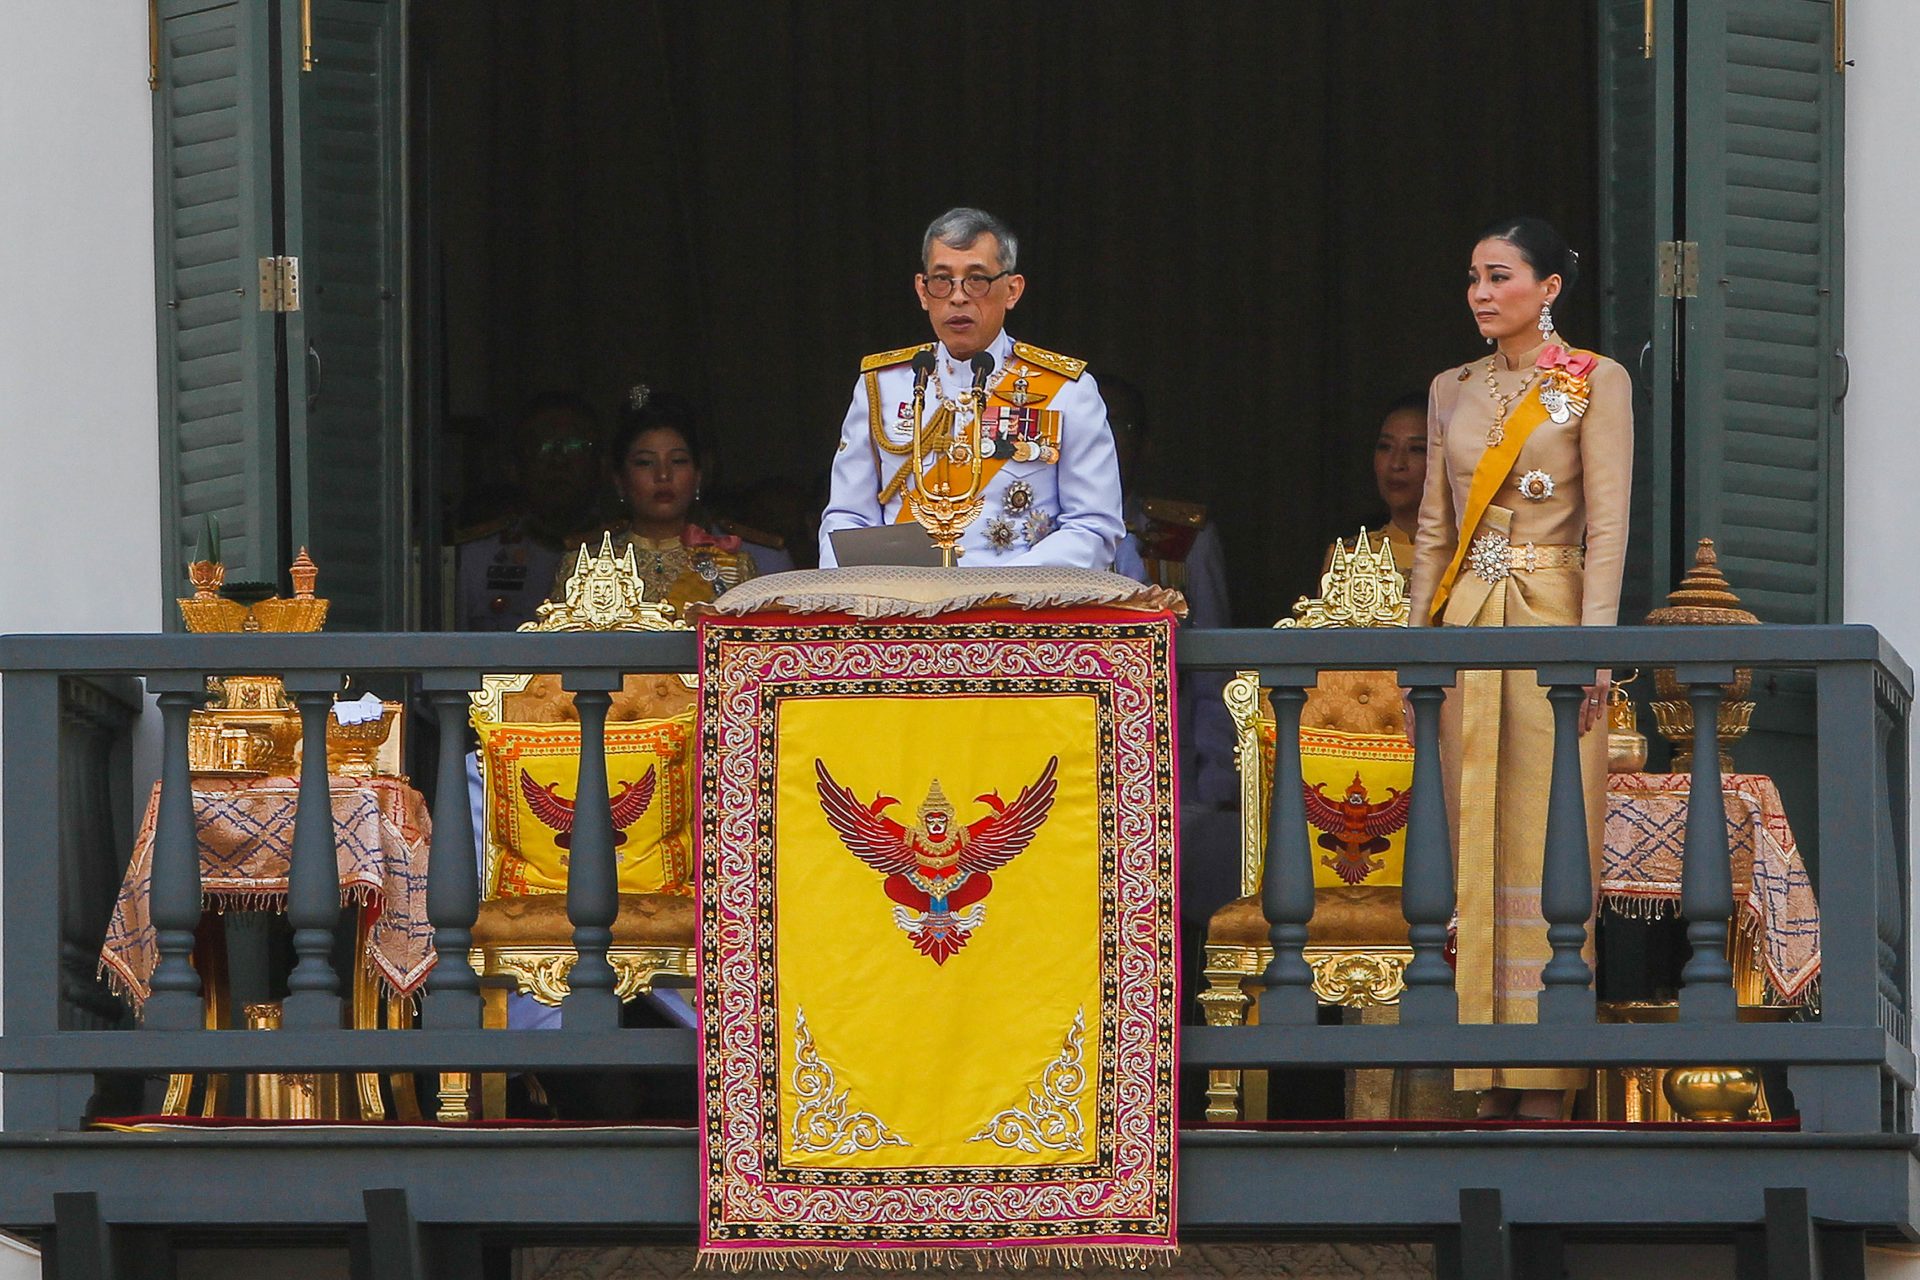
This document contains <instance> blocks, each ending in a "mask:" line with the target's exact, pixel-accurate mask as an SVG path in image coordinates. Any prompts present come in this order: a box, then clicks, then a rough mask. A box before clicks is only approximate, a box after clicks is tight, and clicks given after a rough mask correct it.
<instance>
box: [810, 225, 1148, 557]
mask: <svg viewBox="0 0 1920 1280" xmlns="http://www.w3.org/2000/svg"><path fill="white" fill-rule="evenodd" d="M1015 252H1016V244H1015V242H1014V239H1013V236H1012V234H1011V233H1010V232H1008V231H1007V230H1006V228H1005V227H1004V226H1003V225H1002V224H1001V223H1000V222H999V221H998V220H997V219H995V218H993V217H992V216H991V215H989V214H985V213H981V212H980V211H979V210H974V209H955V210H952V211H950V212H949V213H946V214H943V215H942V216H941V217H939V218H937V219H935V220H934V223H933V225H932V226H931V227H929V228H928V230H927V236H926V240H925V242H924V244H923V254H922V261H923V262H924V263H925V265H926V271H925V272H924V273H923V274H922V275H921V276H919V277H918V279H917V280H916V282H915V286H916V289H917V290H918V291H919V293H920V298H921V304H922V306H924V307H925V308H926V310H927V313H928V316H929V318H930V319H931V320H932V322H933V329H934V335H935V337H936V339H937V341H935V342H933V343H929V344H926V345H924V346H919V347H905V348H902V349H900V350H898V351H888V352H883V353H881V354H879V355H874V356H869V357H867V358H866V359H865V360H863V361H862V362H861V377H860V380H859V381H858V382H857V383H855V384H854V389H853V401H852V403H851V404H850V405H849V406H848V408H847V416H846V420H845V422H843V423H842V424H841V428H840V445H839V451H838V453H836V454H835V456H834V461H833V474H832V490H831V493H830V494H829V497H828V501H827V509H826V512H825V513H824V515H823V516H822V518H821V521H820V565H821V567H822V568H831V567H834V566H835V565H836V564H837V563H838V562H837V560H836V559H835V557H834V553H833V541H832V535H833V532H834V531H835V530H837V529H863V528H875V527H878V526H881V525H886V524H891V523H896V522H899V521H901V520H911V519H912V518H913V517H912V515H911V512H910V509H909V508H908V506H907V504H909V503H911V502H912V501H913V498H912V490H913V476H912V474H911V473H912V470H913V465H914V460H913V449H912V446H913V434H912V433H913V431H914V430H915V429H916V424H915V423H914V422H913V421H912V416H913V399H914V395H913V386H914V369H913V359H914V357H915V355H917V354H918V353H919V352H921V351H931V352H932V353H933V358H934V363H933V369H932V371H931V373H930V374H929V376H928V378H927V385H926V392H925V400H924V417H923V420H922V424H920V429H922V430H925V429H926V426H927V424H933V425H936V426H938V425H940V424H942V422H946V423H950V426H948V427H947V428H946V429H943V430H940V431H938V432H937V435H936V437H935V438H929V439H926V440H925V441H924V445H925V447H924V448H923V457H924V459H925V465H926V468H927V473H929V474H931V473H933V472H935V471H936V470H943V471H944V473H945V474H949V475H951V476H953V477H954V478H956V479H960V480H964V478H965V477H966V476H967V475H968V473H969V472H970V469H971V466H972V463H973V459H972V456H971V451H972V442H973V440H974V439H975V438H976V436H975V423H974V417H975V413H976V409H975V401H974V399H973V396H972V394H971V392H972V388H973V385H974V378H975V373H974V370H973V369H972V367H971V361H972V360H973V358H974V357H975V356H976V355H978V354H980V353H985V354H986V355H987V356H988V357H990V358H991V360H992V362H993V368H992V371H991V372H990V373H989V374H988V375H987V378H986V383H985V390H986V392H987V404H986V410H985V413H984V414H983V415H981V416H982V421H981V422H980V423H979V430H978V435H977V439H978V440H979V441H980V444H981V449H980V453H981V460H982V465H981V495H982V502H981V505H980V512H979V515H978V516H976V517H975V518H974V520H973V521H972V522H971V523H970V524H968V525H967V526H966V529H965V532H964V533H963V534H962V536H961V540H960V544H959V551H960V563H961V565H962V566H964V567H969V568H972V567H979V566H998V565H1053V566H1064V567H1078V568H1086V569H1107V568H1110V567H1111V566H1112V564H1113V558H1114V551H1115V548H1116V547H1117V546H1118V544H1119V542H1120V539H1121V538H1122V537H1123V536H1124V535H1125V533H1126V526H1125V524H1124V523H1123V521H1122V519H1121V514H1120V470H1119V466H1118V464H1117V462H1116V460H1115V456H1114V447H1113V434H1112V432H1111V431H1110V430H1109V429H1108V427H1107V410H1106V405H1105V404H1104V403H1102V401H1101V399H1100V390H1099V388H1098V387H1097V386H1096V385H1095V384H1094V380H1093V378H1092V377H1091V376H1090V375H1088V373H1087V372H1086V362H1085V361H1083V360H1076V359H1073V358H1072V357H1070V356H1062V355H1057V354H1055V353H1053V352H1051V351H1047V350H1044V349H1042V348H1039V347H1033V346H1029V345H1028V344H1026V343H1023V342H1015V341H1014V340H1013V339H1012V338H1011V337H1009V336H1008V334H1007V333H1006V331H1005V328H1004V320H1005V316H1006V312H1007V311H1009V310H1011V309H1012V308H1013V306H1014V304H1015V303H1017V302H1018V300H1019V297H1020V293H1021V291H1022V288H1023V286H1024V281H1023V280H1022V278H1021V277H1020V276H1018V275H1015V274H1014V273H1013V270H1012V266H1013V260H1014V254H1015Z"/></svg>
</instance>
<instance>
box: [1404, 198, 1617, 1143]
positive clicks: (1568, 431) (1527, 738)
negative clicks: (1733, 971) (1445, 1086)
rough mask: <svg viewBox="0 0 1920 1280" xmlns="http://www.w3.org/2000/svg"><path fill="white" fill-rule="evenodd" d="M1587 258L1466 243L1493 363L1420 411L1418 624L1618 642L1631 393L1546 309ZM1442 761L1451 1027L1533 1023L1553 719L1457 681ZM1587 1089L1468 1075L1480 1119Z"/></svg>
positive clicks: (1508, 1072) (1521, 689) (1517, 236)
mask: <svg viewBox="0 0 1920 1280" xmlns="http://www.w3.org/2000/svg"><path fill="white" fill-rule="evenodd" d="M1578 270H1579V256H1578V255H1577V254H1575V253H1573V252H1572V251H1570V250H1569V249H1568V248H1567V244H1566V241H1565V240H1563V239H1562V238H1561V237H1560V234H1559V233H1558V232H1557V231H1555V230H1554V229H1553V228H1552V227H1551V226H1549V225H1548V224H1547V223H1545V222H1543V221H1541V220H1540V219H1538V218H1514V219H1508V220H1506V221H1503V222H1500V223H1496V224H1495V225H1494V226H1493V227H1491V228H1489V229H1488V230H1487V232H1486V233H1485V234H1484V235H1482V236H1481V237H1480V239H1479V241H1478V243H1477V244H1476V245H1475V246H1474V250H1473V259H1472V265H1471V267H1470V268H1469V269H1468V273H1467V306H1468V308H1469V310H1471V312H1472V314H1473V318H1474V320H1475V322H1476V323H1477V324H1478V325H1479V328H1480V332H1481V334H1482V335H1483V336H1484V337H1485V338H1486V339H1487V342H1488V343H1489V344H1490V345H1492V346H1494V347H1495V348H1496V350H1495V351H1494V352H1493V353H1492V354H1491V355H1489V356H1487V357H1486V358H1485V359H1484V360H1475V361H1473V362H1471V363H1469V364H1465V365H1461V366H1458V367H1456V368H1452V369H1448V370H1447V371H1446V372H1444V373H1442V374H1440V375H1439V376H1438V377H1436V378H1435V379H1434V380H1433V386H1432V388H1431V391H1430V394H1429V397H1428V409H1427V445H1428V450H1429V458H1430V461H1429V463H1428V467H1427V484H1426V493H1425V496H1424V498H1423V500H1422V502H1421V505H1420V524H1419V533H1418V537H1417V538H1416V541H1415V549H1414V568H1413V588H1412V601H1411V604H1412V614H1413V624H1414V625H1415V626H1454V627H1459V626H1481V627H1488V626H1491V627H1502V626H1505V627H1516V626H1572V625H1579V626H1610V625H1612V624H1613V623H1614V622H1615V621H1616V620H1617V616H1618V613H1619V608H1620V576H1621V571H1622V567H1623V565H1624V562H1625V558H1626V543H1627V502H1628V490H1629V485H1630V483H1631V479H1632V468H1633V389H1632V384H1631V382H1630V380H1629V379H1628V376H1627V372H1626V370H1625V369H1623V368H1621V367H1620V365H1618V364H1617V363H1615V362H1614V361H1612V360H1609V359H1607V358H1606V357H1605V356H1599V355H1595V354H1594V353H1592V352H1588V351H1581V350H1578V349H1575V348H1569V347H1568V346H1567V345H1566V343H1565V341H1564V340H1563V339H1562V338H1561V337H1560V335H1559V334H1558V333H1557V332H1555V330H1554V325H1553V304H1554V303H1555V302H1556V301H1558V300H1559V299H1560V298H1561V297H1562V296H1563V295H1564V294H1565V291H1566V290H1567V289H1568V288H1570V287H1571V286H1572V285H1573V283H1574V280H1575V277H1576V275H1577V273H1578ZM1607 683H1608V677H1607V675H1606V673H1604V672H1602V673H1598V675H1597V679H1596V683H1595V684H1594V685H1593V686H1592V687H1590V688H1589V689H1588V690H1587V692H1586V701H1585V702H1583V703H1582V704H1581V709H1580V730H1581V733H1582V735H1583V737H1582V740H1581V744H1580V745H1581V766H1582V774H1583V776H1584V779H1585V782H1586V801H1587V829H1588V846H1589V853H1590V856H1591V857H1592V859H1593V861H1594V865H1595V866H1596V868H1597V867H1598V864H1599V852H1600V835H1601V821H1602V818H1603V816H1604V802H1605V792H1604V788H1605V783H1606V735H1605V733H1604V732H1601V733H1595V732H1591V731H1592V730H1593V728H1594V727H1595V726H1596V725H1604V724H1605V723H1606V716H1605V703H1606V693H1607ZM1440 746H1441V755H1442V760H1443V764H1444V771H1445V776H1446V778H1447V783H1448V786H1447V797H1448V807H1449V810H1450V818H1451V821H1452V825H1453V840H1454V854H1455V858H1456V859H1457V862H1458V873H1457V877H1456V879H1457V883H1458V886H1459V939H1458V959H1459V963H1458V973H1457V979H1456V985H1457V989H1458V991H1459V996H1460V1021H1461V1022H1463V1023H1471V1022H1534V1021H1536V1020H1537V1015H1538V1001H1539V994H1540V990H1541V968H1542V966H1543V965H1544V963H1545V962H1546V960H1547V959H1548V958H1549V956H1550V955H1551V950H1550V948H1549V947H1548V945H1547V938H1546V924H1545V922H1544V921H1543V919H1542V917H1541V914H1540V884H1541V865H1542V861H1543V851H1544V848H1545V842H1546V816H1547V793H1548V778H1549V771H1550V769H1551V767H1552V762H1553V713H1552V710H1551V708H1550V706H1549V704H1548V702H1547V698H1546V693H1545V691H1544V690H1543V689H1542V688H1541V687H1540V686H1539V684H1538V683H1537V682H1536V680H1535V677H1534V673H1533V672H1531V671H1508V672H1504V673H1502V672H1497V671H1477V672H1468V671H1463V672H1461V673H1460V677H1459V679H1458V681H1457V682H1456V684H1455V686H1454V688H1453V690H1452V691H1451V692H1450V693H1449V694H1448V696H1447V701H1446V710H1445V715H1444V716H1443V718H1442V722H1441V741H1440ZM1582 1083H1583V1073H1581V1072H1579V1071H1575V1070H1565V1069H1526V1070H1517V1069H1503V1068H1501V1069H1492V1070H1486V1069H1481V1070H1472V1071H1459V1072H1456V1073H1455V1076H1454V1085H1455V1087H1456V1088H1458V1089H1462V1090H1478V1091H1482V1096H1481V1100H1480V1105H1479V1114H1480V1116H1481V1117H1483V1118H1496V1117H1504V1116H1514V1115H1517V1116H1519V1117H1521V1118H1524V1119H1556V1118H1560V1117H1561V1116H1563V1115H1564V1114H1565V1108H1566V1106H1567V1103H1568V1102H1569V1101H1570V1099H1571V1091H1572V1090H1575V1089H1577V1088H1579V1087H1580V1086H1581V1084H1582Z"/></svg>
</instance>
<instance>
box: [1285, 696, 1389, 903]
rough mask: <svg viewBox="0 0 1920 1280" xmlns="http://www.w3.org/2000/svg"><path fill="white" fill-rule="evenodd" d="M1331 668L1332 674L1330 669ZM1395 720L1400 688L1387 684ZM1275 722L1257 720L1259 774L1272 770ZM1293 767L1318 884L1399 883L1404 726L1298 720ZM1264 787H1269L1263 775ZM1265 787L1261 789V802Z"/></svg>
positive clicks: (1320, 887)
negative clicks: (1301, 787)
mask: <svg viewBox="0 0 1920 1280" xmlns="http://www.w3.org/2000/svg"><path fill="white" fill-rule="evenodd" d="M1329 674H1334V673H1329ZM1393 706H1394V719H1395V720H1396V721H1398V720H1399V718H1400V713H1399V708H1400V694H1399V689H1398V687H1397V686H1396V687H1395V689H1394V703H1393ZM1273 740H1274V728H1273V722H1272V721H1271V720H1263V721H1261V723H1260V756H1261V764H1262V766H1263V768H1264V769H1265V773H1264V774H1263V775H1262V776H1263V777H1265V778H1267V779H1269V780H1270V779H1271V778H1272V777H1273ZM1300 773H1301V776H1302V777H1303V778H1304V779H1305V781H1306V785H1307V788H1308V794H1307V795H1305V796H1304V797H1303V799H1304V800H1305V802H1306V807H1307V839H1308V842H1309V845H1310V847H1311V848H1312V851H1313V883H1314V887H1315V888H1316V889H1317V890H1320V891H1323V892H1324V891H1325V890H1328V889H1339V888H1345V887H1348V886H1352V885H1368V886H1374V885H1392V886H1396V887H1397V886H1398V885H1400V884H1401V883H1402V881H1401V876H1402V872H1403V869H1404V868H1405V865H1406V859H1407V812H1408V804H1409V799H1410V796H1409V793H1410V792H1411V790H1412V788H1413V743H1411V742H1409V741H1408V740H1407V737H1406V735H1405V734H1404V733H1398V732H1396V733H1341V732H1339V731H1337V730H1333V729H1318V728H1308V727H1306V726H1304V725H1303V726H1302V727H1301V730H1300ZM1268 786H1271V782H1270V781H1269V783H1268ZM1269 797H1270V793H1269V792H1268V791H1267V789H1266V788H1265V787H1263V788H1262V801H1263V803H1266V802H1268V799H1269Z"/></svg>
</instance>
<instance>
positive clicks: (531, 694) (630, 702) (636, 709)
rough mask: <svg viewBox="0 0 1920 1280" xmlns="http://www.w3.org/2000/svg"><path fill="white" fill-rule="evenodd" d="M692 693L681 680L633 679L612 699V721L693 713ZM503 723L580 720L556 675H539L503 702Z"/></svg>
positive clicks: (671, 677)
mask: <svg viewBox="0 0 1920 1280" xmlns="http://www.w3.org/2000/svg"><path fill="white" fill-rule="evenodd" d="M695 701H696V699H695V697H694V692H693V690H691V689H689V688H687V685H686V681H684V680H682V679H680V677H678V676H665V675H630V676H628V677H627V678H626V682H625V684H624V685H623V686H622V687H621V690H620V692H619V693H616V694H614V695H613V709H612V710H610V711H609V712H608V713H607V719H609V720H665V719H667V718H668V717H669V716H677V715H679V714H681V713H682V712H685V711H691V710H693V705H694V702H695ZM500 719H501V720H502V721H505V722H509V723H513V724H560V723H563V722H569V721H577V720H579V719H580V713H579V711H577V710H575V709H574V705H573V695H572V694H571V693H568V692H567V691H566V690H565V689H562V688H561V687H560V677H559V676H557V675H550V674H549V675H538V676H535V677H534V678H533V681H532V683H530V684H528V685H527V687H526V688H525V689H524V690H522V691H521V692H519V693H510V694H508V695H507V696H506V697H504V698H502V699H501V705H500Z"/></svg>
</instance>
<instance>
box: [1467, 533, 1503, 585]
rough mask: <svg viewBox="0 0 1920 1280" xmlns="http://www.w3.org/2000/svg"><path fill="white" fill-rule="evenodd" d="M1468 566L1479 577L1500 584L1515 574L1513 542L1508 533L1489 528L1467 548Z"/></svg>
mask: <svg viewBox="0 0 1920 1280" xmlns="http://www.w3.org/2000/svg"><path fill="white" fill-rule="evenodd" d="M1467 567H1468V568H1470V569H1472V570H1473V572H1474V573H1475V574H1476V575H1477V576H1478V577H1480V578H1482V579H1484V580H1485V581H1487V582H1491V583H1494V584H1495V585H1498V584H1499V583H1501V582H1504V581H1505V580H1506V579H1507V578H1509V577H1511V576H1512V574H1513V544H1512V543H1511V542H1509V541H1508V540H1507V538H1506V535H1504V534H1501V533H1496V532H1494V531H1493V530H1491V529H1489V530H1487V531H1486V532H1484V533H1482V534H1481V535H1480V536H1479V537H1477V538H1475V539H1474V540H1473V545H1472V546H1470V547H1468V548H1467Z"/></svg>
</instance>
